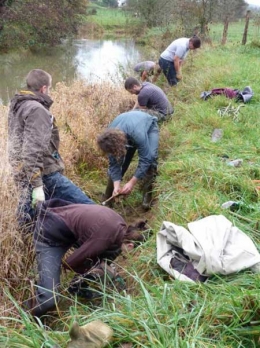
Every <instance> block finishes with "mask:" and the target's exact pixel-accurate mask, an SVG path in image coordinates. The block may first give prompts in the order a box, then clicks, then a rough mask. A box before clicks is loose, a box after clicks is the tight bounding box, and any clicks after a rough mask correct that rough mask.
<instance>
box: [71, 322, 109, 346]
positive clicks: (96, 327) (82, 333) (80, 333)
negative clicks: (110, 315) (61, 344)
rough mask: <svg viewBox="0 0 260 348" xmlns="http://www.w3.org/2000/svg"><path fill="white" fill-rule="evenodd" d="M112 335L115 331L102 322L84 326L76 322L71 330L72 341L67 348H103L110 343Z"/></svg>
mask: <svg viewBox="0 0 260 348" xmlns="http://www.w3.org/2000/svg"><path fill="white" fill-rule="evenodd" d="M112 335H113V330H112V329H111V328H110V327H109V326H108V325H107V324H104V323H103V322H102V321H101V320H95V321H92V322H90V323H88V324H86V325H83V326H79V324H78V323H76V322H75V323H74V324H73V326H72V328H71V330H70V338H71V341H70V342H69V343H68V345H67V348H86V347H88V348H102V347H105V346H106V345H107V344H108V343H109V341H110V339H111V338H112Z"/></svg>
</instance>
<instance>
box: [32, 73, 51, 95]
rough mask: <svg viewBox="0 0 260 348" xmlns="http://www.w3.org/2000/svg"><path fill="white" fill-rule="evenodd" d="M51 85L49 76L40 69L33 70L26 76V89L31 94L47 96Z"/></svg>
mask: <svg viewBox="0 0 260 348" xmlns="http://www.w3.org/2000/svg"><path fill="white" fill-rule="evenodd" d="M51 83H52V78H51V75H50V74H48V73H47V72H46V71H44V70H41V69H33V70H31V71H30V72H29V74H28V75H27V76H26V84H27V88H28V89H29V90H30V91H33V92H40V93H43V94H49V91H50V88H51Z"/></svg>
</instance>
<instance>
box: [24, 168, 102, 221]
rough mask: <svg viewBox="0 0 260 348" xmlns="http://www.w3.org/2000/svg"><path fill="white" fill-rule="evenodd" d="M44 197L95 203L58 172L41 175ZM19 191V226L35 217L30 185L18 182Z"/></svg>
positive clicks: (79, 202)
mask: <svg viewBox="0 0 260 348" xmlns="http://www.w3.org/2000/svg"><path fill="white" fill-rule="evenodd" d="M42 181H43V186H44V192H45V198H46V200H47V199H51V198H60V199H63V200H65V201H69V202H72V203H78V204H95V202H93V201H92V200H91V199H90V198H89V197H88V196H87V195H86V194H85V193H84V192H83V191H82V190H81V189H80V188H79V187H78V186H76V185H75V184H74V183H73V182H72V181H71V180H69V179H68V178H67V177H66V176H64V175H62V174H61V173H59V172H56V173H51V174H49V175H44V176H43V177H42ZM18 186H19V190H20V191H21V195H20V200H19V205H18V223H19V225H20V227H23V226H24V225H26V224H30V223H31V222H32V221H33V220H34V217H35V210H34V209H33V208H32V187H31V185H30V184H28V183H19V185H18Z"/></svg>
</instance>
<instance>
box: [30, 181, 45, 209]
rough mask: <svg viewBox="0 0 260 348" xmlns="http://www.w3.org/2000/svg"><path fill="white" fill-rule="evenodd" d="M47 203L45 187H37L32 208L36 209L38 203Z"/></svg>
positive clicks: (33, 192)
mask: <svg viewBox="0 0 260 348" xmlns="http://www.w3.org/2000/svg"><path fill="white" fill-rule="evenodd" d="M43 201H45V194H44V191H43V186H39V187H35V188H34V189H33V191H32V207H33V208H34V207H35V206H36V204H37V203H38V202H43Z"/></svg>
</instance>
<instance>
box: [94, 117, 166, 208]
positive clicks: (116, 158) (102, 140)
mask: <svg viewBox="0 0 260 348" xmlns="http://www.w3.org/2000/svg"><path fill="white" fill-rule="evenodd" d="M157 121H158V119H157V117H155V116H151V115H149V114H148V113H146V112H143V111H136V110H132V111H128V112H125V113H122V114H120V115H119V116H117V117H116V118H115V119H114V120H113V121H112V123H111V124H110V125H109V127H108V129H107V130H105V131H104V132H103V133H102V134H101V135H99V136H98V138H97V143H98V146H99V148H100V149H101V150H102V151H103V152H104V153H105V154H107V155H108V156H109V170H108V175H109V178H108V183H107V188H106V192H105V199H108V198H110V197H112V196H115V195H118V194H121V195H128V194H130V193H131V192H132V190H133V188H134V186H135V185H136V183H137V182H138V181H139V180H140V179H143V181H144V185H143V188H144V191H143V202H142V206H143V208H144V209H145V210H148V209H150V206H151V202H152V190H153V182H154V180H155V177H156V175H157V158H158V144H159V128H158V124H157ZM136 150H137V152H138V165H137V168H136V170H135V173H134V175H133V176H132V178H131V179H130V180H129V181H128V182H127V183H125V184H124V185H123V186H122V187H121V181H122V179H123V176H124V174H125V172H126V171H127V169H128V167H129V165H130V163H131V161H132V159H133V157H134V154H135V152H136Z"/></svg>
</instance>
